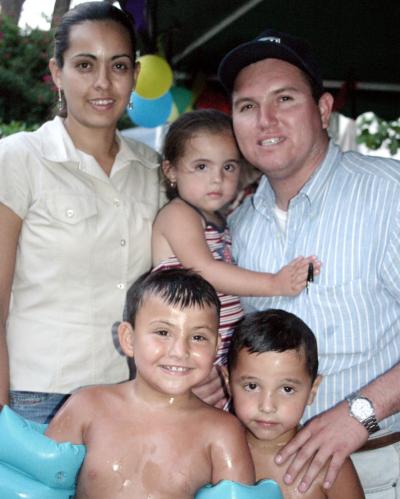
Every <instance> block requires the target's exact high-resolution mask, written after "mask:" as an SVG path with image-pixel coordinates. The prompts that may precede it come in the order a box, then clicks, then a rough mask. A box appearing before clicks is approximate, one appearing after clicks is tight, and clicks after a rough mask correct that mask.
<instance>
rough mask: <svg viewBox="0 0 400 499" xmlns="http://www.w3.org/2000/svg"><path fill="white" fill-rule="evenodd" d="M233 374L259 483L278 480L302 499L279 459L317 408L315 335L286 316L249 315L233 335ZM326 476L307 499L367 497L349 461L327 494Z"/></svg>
mask: <svg viewBox="0 0 400 499" xmlns="http://www.w3.org/2000/svg"><path fill="white" fill-rule="evenodd" d="M229 369H230V375H231V390H232V396H233V404H234V408H235V412H236V415H237V417H238V418H239V419H240V420H241V421H242V423H243V424H244V425H245V426H246V427H247V439H248V443H249V446H250V451H251V454H252V456H253V460H254V464H255V468H256V479H257V480H260V479H262V478H273V479H274V480H276V481H277V482H278V483H279V484H280V486H281V488H282V492H283V494H284V497H285V498H286V499H290V498H298V497H299V491H298V485H299V483H300V479H299V480H298V481H297V482H295V483H293V484H291V485H287V484H285V483H284V482H283V479H282V469H281V468H280V467H279V466H278V465H277V464H276V463H275V461H274V458H275V456H276V454H277V453H278V451H279V450H280V449H281V448H282V447H283V446H284V445H286V444H287V443H288V442H289V441H290V440H291V439H292V438H293V437H294V436H295V435H296V433H297V431H298V425H299V421H300V419H301V417H302V415H303V412H304V408H305V407H306V405H309V404H311V403H312V402H313V399H314V397H315V394H316V392H317V389H318V385H319V384H320V382H321V376H318V352H317V343H316V340H315V336H314V334H313V333H312V331H311V330H310V329H309V327H308V326H307V325H306V324H305V323H304V322H303V321H302V320H301V319H299V318H298V317H297V316H295V315H294V314H291V313H289V312H285V311H283V310H274V309H270V310H267V311H265V312H256V313H253V314H250V315H248V316H247V317H246V318H245V319H244V320H243V321H242V322H241V323H240V324H239V325H238V327H237V329H236V331H235V334H234V335H233V340H232V344H231V348H230V352H229ZM324 472H325V470H324ZM324 472H323V473H320V475H319V477H318V478H317V479H316V480H315V481H314V483H313V485H312V486H311V488H310V489H309V490H308V491H307V492H306V493H305V494H302V497H304V498H311V499H322V498H330V499H346V498H348V499H360V498H363V497H364V494H363V491H362V488H361V485H360V482H359V480H358V477H357V474H356V472H355V469H354V467H353V465H352V463H351V461H350V459H347V460H346V461H345V463H344V465H343V467H342V469H341V471H340V473H339V476H338V478H337V479H336V481H335V483H334V484H333V485H332V487H331V488H330V489H328V490H326V489H324V488H323V476H324Z"/></svg>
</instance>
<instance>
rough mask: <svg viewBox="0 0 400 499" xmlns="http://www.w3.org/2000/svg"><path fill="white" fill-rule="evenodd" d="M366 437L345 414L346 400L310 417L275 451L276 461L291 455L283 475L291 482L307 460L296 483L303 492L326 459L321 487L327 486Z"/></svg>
mask: <svg viewBox="0 0 400 499" xmlns="http://www.w3.org/2000/svg"><path fill="white" fill-rule="evenodd" d="M367 440H368V432H367V430H366V429H365V428H364V427H363V426H362V425H361V424H360V423H359V422H357V421H356V420H355V419H354V418H352V417H351V416H350V414H349V410H348V403H347V402H341V403H340V404H338V405H337V406H335V407H333V408H332V409H329V410H328V411H325V412H323V413H321V414H320V415H319V416H316V417H315V418H313V419H312V420H311V421H310V422H309V423H307V424H306V425H305V426H304V428H302V429H301V430H300V431H299V433H298V434H297V435H296V436H295V437H294V439H293V440H291V441H290V442H289V443H288V444H287V445H286V446H285V447H284V448H283V449H282V450H281V452H280V453H279V454H277V456H276V458H275V461H276V463H277V464H283V463H286V462H287V461H288V460H289V458H293V459H292V461H291V463H290V466H289V467H288V468H287V471H286V473H285V475H284V477H283V480H284V482H285V483H287V484H291V483H293V481H294V480H295V479H296V477H297V476H298V474H299V473H300V470H301V469H302V468H303V466H305V464H306V463H307V462H308V461H309V464H308V466H306V468H305V473H304V475H303V477H302V480H301V483H300V485H299V491H300V492H306V491H307V490H308V489H309V487H310V485H311V484H312V482H313V480H314V479H315V478H316V477H317V475H318V473H319V472H320V471H321V469H322V468H323V467H324V465H325V464H326V463H328V461H329V465H328V469H327V472H326V475H325V479H324V488H326V489H328V488H329V487H331V485H332V484H333V482H334V481H335V478H336V476H337V474H338V472H339V469H340V467H341V466H342V464H343V462H344V460H345V459H346V458H347V457H348V456H349V455H350V454H351V453H352V452H354V451H356V450H357V449H359V448H360V447H362V446H363V445H364V443H365V442H366V441H367Z"/></svg>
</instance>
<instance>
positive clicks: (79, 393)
mask: <svg viewBox="0 0 400 499" xmlns="http://www.w3.org/2000/svg"><path fill="white" fill-rule="evenodd" d="M123 385H124V383H122V384H120V385H96V386H87V387H84V388H79V389H78V390H76V391H75V392H73V394H72V395H71V397H70V398H69V400H68V403H69V405H73V406H74V407H77V408H80V410H82V409H83V407H85V409H93V410H96V408H98V407H99V406H102V405H107V404H109V403H112V402H116V401H117V400H118V399H121V398H122V397H123V389H122V387H123Z"/></svg>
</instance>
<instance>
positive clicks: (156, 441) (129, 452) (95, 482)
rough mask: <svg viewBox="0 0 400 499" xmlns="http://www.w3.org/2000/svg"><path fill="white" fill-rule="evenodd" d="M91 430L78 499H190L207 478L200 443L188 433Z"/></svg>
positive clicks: (153, 429)
mask: <svg viewBox="0 0 400 499" xmlns="http://www.w3.org/2000/svg"><path fill="white" fill-rule="evenodd" d="M104 430H105V429H104V428H101V427H100V426H99V427H98V428H93V430H92V431H91V432H90V434H89V435H88V442H87V446H88V453H87V457H86V459H85V463H84V465H83V467H82V470H81V473H80V476H79V483H78V498H79V497H83V498H92V497H93V498H96V499H102V498H103V497H104V498H110V497H118V498H121V499H123V498H125V497H126V498H129V499H133V498H136V497H137V498H141V499H142V498H149V499H150V498H151V499H167V498H168V499H170V498H171V497H174V498H176V499H189V498H192V497H193V495H194V493H195V492H196V490H198V488H200V487H201V486H202V485H204V484H205V483H207V482H209V481H210V480H211V471H212V470H211V461H210V458H209V452H208V449H207V446H206V445H205V444H204V441H203V440H202V439H200V438H199V437H198V435H195V434H193V433H192V432H191V431H190V429H189V430H188V431H185V429H184V428H174V427H171V426H168V425H166V426H158V427H151V424H149V425H142V424H140V425H137V426H136V427H130V428H124V429H122V428H118V427H115V428H113V429H109V431H104Z"/></svg>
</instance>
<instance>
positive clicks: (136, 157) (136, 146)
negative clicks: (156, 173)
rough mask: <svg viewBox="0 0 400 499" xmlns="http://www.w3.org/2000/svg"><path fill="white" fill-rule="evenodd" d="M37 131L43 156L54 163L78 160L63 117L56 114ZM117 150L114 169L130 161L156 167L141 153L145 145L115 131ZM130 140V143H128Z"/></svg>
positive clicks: (155, 163) (154, 162)
mask: <svg viewBox="0 0 400 499" xmlns="http://www.w3.org/2000/svg"><path fill="white" fill-rule="evenodd" d="M37 133H39V134H40V148H41V153H42V155H43V158H45V159H47V160H49V161H53V162H56V163H68V162H72V163H76V164H77V166H78V165H79V162H80V157H79V153H78V152H77V150H76V147H75V145H74V143H73V142H72V139H71V137H70V136H69V134H68V132H67V130H66V128H65V126H64V122H63V119H62V118H60V117H59V116H56V117H55V118H54V119H53V120H51V121H47V122H46V123H45V124H44V125H42V126H41V127H40V128H39V130H38V131H37ZM116 137H117V141H118V143H119V146H120V147H119V151H118V153H117V156H116V161H115V165H117V166H118V167H117V168H116V169H115V170H120V169H121V168H123V167H124V166H126V165H127V164H129V163H130V162H132V161H134V162H139V163H141V164H142V165H143V166H145V167H147V168H157V167H158V166H159V163H158V162H157V161H152V160H151V159H150V154H147V155H146V154H143V152H144V150H145V149H146V146H145V145H144V144H141V143H140V142H136V141H131V140H129V141H128V140H126V139H125V138H124V137H123V136H122V134H121V133H120V132H119V131H117V132H116ZM129 142H132V144H129ZM146 156H148V157H146ZM113 173H115V171H114V172H113Z"/></svg>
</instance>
